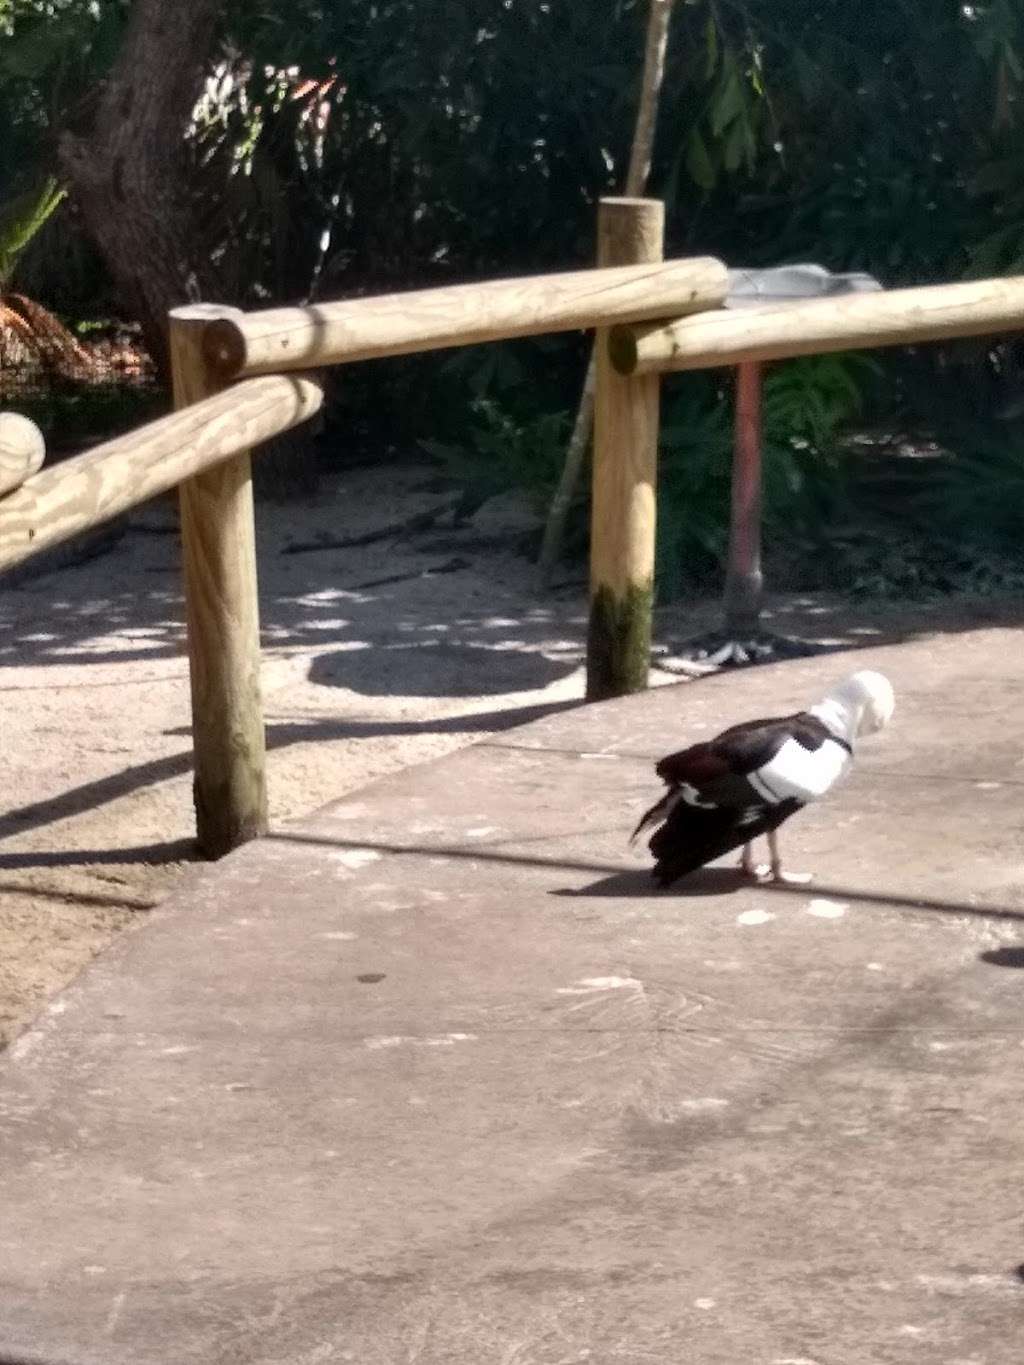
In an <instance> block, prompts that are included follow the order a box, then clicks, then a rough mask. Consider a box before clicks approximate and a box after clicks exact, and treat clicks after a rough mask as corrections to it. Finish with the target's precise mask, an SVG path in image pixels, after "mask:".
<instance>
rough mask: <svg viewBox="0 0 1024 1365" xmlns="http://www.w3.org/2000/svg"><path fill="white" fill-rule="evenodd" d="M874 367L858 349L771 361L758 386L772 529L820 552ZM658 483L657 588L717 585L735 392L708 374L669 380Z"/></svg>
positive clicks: (773, 534)
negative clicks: (846, 437) (847, 444)
mask: <svg viewBox="0 0 1024 1365" xmlns="http://www.w3.org/2000/svg"><path fill="white" fill-rule="evenodd" d="M876 370H877V366H876V365H875V363H874V362H873V361H871V360H870V359H868V358H867V357H864V356H861V355H858V354H847V355H831V356H808V357H806V358H803V359H799V360H790V361H787V362H785V363H784V364H782V365H779V366H777V367H775V368H774V369H769V370H768V371H767V373H766V375H765V378H764V383H763V393H762V423H763V434H762V461H763V498H764V517H763V521H764V527H765V532H766V538H767V539H768V540H769V541H772V540H784V541H787V542H789V543H790V544H793V543H794V542H795V543H796V545H797V546H798V547H799V550H800V551H801V552H806V553H810V554H814V553H816V552H817V551H816V540H817V537H818V534H819V528H820V525H821V521H822V518H823V517H826V516H829V515H831V514H833V513H834V512H835V510H836V508H837V507H838V506H840V505H841V503H842V500H843V498H844V495H845V489H846V482H847V476H848V470H847V461H846V460H845V459H844V457H843V454H842V450H841V447H840V444H839V439H838V438H839V435H840V433H841V431H842V428H843V427H844V426H845V425H847V424H848V423H849V422H850V421H851V420H852V419H853V418H854V417H855V416H856V415H857V414H858V413H859V411H860V409H861V406H862V402H863V389H864V386H865V384H866V382H867V381H868V379H869V378H870V377H872V376H873V375H874V374H875V372H876ZM666 390H667V391H668V392H667V393H666V398H665V402H664V419H663V426H662V448H661V462H660V469H659V490H658V569H657V581H658V593H659V596H660V597H661V598H662V600H666V599H670V598H672V597H675V596H677V595H678V594H679V592H681V591H682V590H683V589H684V588H685V587H687V586H691V585H697V586H701V587H712V586H713V585H716V584H720V582H721V576H722V571H723V569H724V566H725V560H726V554H727V551H728V540H729V499H730V490H731V484H732V455H733V419H732V401H731V394H730V393H728V392H727V391H726V390H725V389H724V388H723V387H721V386H720V385H717V384H716V383H715V382H714V381H712V380H711V379H709V378H707V377H706V376H688V377H687V379H686V380H685V381H684V382H683V383H682V384H679V385H678V387H677V388H675V391H674V392H672V391H671V390H670V389H669V386H668V385H666Z"/></svg>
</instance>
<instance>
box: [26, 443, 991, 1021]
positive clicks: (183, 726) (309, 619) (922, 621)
mask: <svg viewBox="0 0 1024 1365" xmlns="http://www.w3.org/2000/svg"><path fill="white" fill-rule="evenodd" d="M449 501H450V499H449V498H448V497H446V496H445V495H443V494H442V493H438V492H437V491H435V490H433V489H432V485H431V483H430V479H429V473H428V471H425V470H424V469H422V468H417V467H403V468H400V469H398V470H397V472H395V473H393V474H392V475H390V476H389V477H384V476H383V475H382V473H381V471H380V470H379V469H372V470H362V471H355V472H352V473H349V474H346V475H344V476H337V477H334V478H332V479H330V480H328V481H327V482H326V483H325V485H324V487H323V489H322V491H321V493H320V494H319V495H318V497H317V498H316V500H315V501H311V502H306V503H299V504H295V505H288V506H276V505H265V506H262V507H261V508H260V509H259V514H258V516H259V547H260V548H259V553H260V592H261V600H262V623H263V637H264V653H263V672H262V683H263V692H264V702H265V713H266V720H267V738H268V745H269V787H270V803H271V815H272V819H273V820H274V821H281V820H284V819H287V818H289V817H292V816H296V815H300V814H303V813H305V812H308V811H311V810H313V809H315V808H316V807H317V806H319V805H322V804H323V803H325V802H326V801H329V800H331V799H333V798H336V797H338V796H341V795H343V794H344V793H346V792H348V791H351V790H353V789H354V788H356V787H359V786H362V785H364V784H365V783H367V782H369V781H372V780H373V779H374V778H377V777H380V776H383V775H384V774H386V773H389V772H393V771H394V770H396V769H398V768H402V767H404V766H407V765H409V764H412V763H421V762H424V761H427V760H429V759H432V758H436V757H437V756H439V755H441V754H444V753H446V752H448V751H449V750H451V749H454V748H457V747H459V746H461V745H464V744H470V743H472V742H473V741H475V740H477V739H479V738H481V737H483V736H484V735H486V734H488V733H491V732H493V731H495V730H498V729H502V728H506V727H508V726H511V725H516V724H520V723H522V722H524V721H526V720H530V719H532V718H534V717H536V716H539V715H543V714H545V712H546V711H548V710H550V709H551V708H555V707H563V706H567V705H573V704H576V703H578V702H579V701H580V699H581V698H582V695H583V667H582V660H583V644H584V638H585V623H586V601H585V593H584V588H583V584H582V583H581V582H578V583H575V584H568V585H565V586H563V587H562V588H560V589H556V590H555V591H553V592H548V593H542V592H541V591H539V590H538V587H537V584H536V581H535V577H534V574H533V572H532V570H531V566H530V564H529V563H528V561H527V560H526V559H525V558H523V557H522V556H521V555H520V554H519V553H517V551H516V548H515V547H516V532H521V531H522V529H523V527H524V525H525V524H526V520H527V519H526V518H525V517H524V513H523V509H522V508H521V507H517V506H516V504H515V500H514V499H507V498H505V499H497V500H494V501H493V502H492V503H491V504H487V505H485V507H484V508H482V509H481V511H480V512H479V513H478V514H477V516H476V517H475V518H473V520H472V522H471V523H469V524H468V525H464V526H459V527H455V526H453V525H452V518H451V516H450V515H442V516H441V517H440V518H439V519H438V521H437V522H436V524H435V525H434V526H433V527H431V528H429V529H426V530H420V531H418V532H417V533H415V534H404V535H394V536H390V537H387V538H385V539H381V540H378V541H375V542H373V543H370V544H366V545H363V546H356V547H352V548H348V549H335V550H320V551H317V552H314V553H301V554H294V553H287V552H286V551H287V548H288V547H289V546H290V545H294V544H295V543H296V542H310V541H316V540H317V539H318V538H322V537H327V536H329V537H339V536H354V535H359V534H360V533H363V532H367V531H373V530H374V529H375V528H379V527H384V526H387V525H389V524H392V523H395V522H397V521H401V520H403V519H404V518H407V517H409V516H411V515H412V514H414V513H418V512H423V511H429V510H430V509H433V508H436V509H443V508H445V507H447V506H448V504H449ZM172 528H173V521H172V515H171V509H170V508H169V506H168V505H167V504H166V503H164V504H157V505H153V506H150V507H148V508H146V509H142V511H140V512H139V513H137V514H136V515H135V516H134V517H133V519H132V524H131V528H130V529H129V531H128V533H127V535H125V536H124V538H123V539H121V540H120V541H119V542H118V543H117V544H116V546H115V547H114V548H113V549H112V550H110V551H108V552H107V553H105V554H103V555H101V556H99V557H97V558H94V559H92V560H90V561H87V562H84V563H80V564H77V565H75V566H73V567H68V568H64V569H61V570H58V571H56V572H51V573H47V574H45V575H43V576H40V577H35V578H32V579H30V580H29V581H26V582H23V583H21V584H19V585H17V586H15V587H2V588H0V692H2V697H0V780H2V795H0V811H2V813H0V1045H2V1044H3V1043H4V1042H5V1041H9V1040H10V1038H11V1037H13V1036H14V1035H15V1034H16V1033H17V1032H18V1031H19V1030H20V1029H21V1028H22V1027H24V1026H25V1024H26V1023H27V1022H28V1021H29V1020H30V1019H31V1018H32V1016H33V1015H34V1013H35V1012H36V1011H37V1010H38V1009H39V1008H40V1007H41V1005H42V1003H43V1002H44V1000H45V999H46V998H47V997H48V996H49V995H51V994H52V993H53V992H54V991H56V990H58V989H59V988H60V987H61V986H63V985H64V984H65V983H66V982H67V981H68V980H69V979H70V978H71V977H72V976H74V975H75V974H76V973H77V972H78V971H79V970H80V969H81V967H82V966H83V965H84V964H85V963H86V962H87V961H88V960H89V958H90V957H91V956H92V955H94V954H95V953H97V952H99V951H100V950H101V949H102V948H103V947H104V946H105V945H106V944H107V943H109V942H110V940H111V939H112V938H113V937H114V936H115V935H117V934H119V933H121V932H123V931H125V930H128V929H131V928H132V927H134V926H137V925H139V924H141V923H144V922H145V918H146V912H147V911H148V910H149V909H151V908H152V907H153V906H154V905H156V904H158V903H159V901H160V900H161V899H162V898H163V897H164V896H166V895H167V893H168V892H169V891H170V890H171V889H172V888H173V887H174V886H175V885H176V884H177V883H179V882H180V881H181V879H182V877H183V874H184V873H185V872H186V870H187V868H188V866H189V864H190V862H191V861H192V856H193V855H192V847H191V833H192V829H193V821H192V806H191V778H190V731H189V690H188V669H187V663H186V659H185V657H184V652H183V651H184V631H183V626H182V600H181V590H180V582H179V568H178V558H177V550H176V541H175V538H174V536H173V534H169V531H170V530H171V529H172ZM716 617H717V607H716V605H715V604H714V603H713V602H709V603H702V604H697V605H693V604H686V605H676V606H673V607H669V608H666V609H665V610H664V611H663V612H661V613H659V619H658V638H659V640H660V641H662V642H663V643H664V642H667V649H666V651H665V652H664V653H663V654H662V656H661V657H660V658H659V660H658V662H659V667H657V668H656V669H655V671H654V674H653V679H652V680H653V681H654V682H657V683H673V682H679V681H680V677H681V676H685V675H681V674H680V671H679V668H680V665H679V661H678V660H677V659H674V658H673V657H672V648H671V646H672V642H673V641H678V640H680V639H682V638H684V637H686V636H687V635H690V634H692V633H694V632H696V631H700V630H703V629H706V628H708V627H709V626H711V625H713V624H714V623H715V621H716ZM1003 617H1004V618H1005V613H1003ZM992 618H993V613H992V612H991V611H983V610H982V609H980V608H977V607H972V606H970V605H966V604H953V605H946V606H943V607H932V608H928V607H923V606H918V607H915V608H913V609H912V610H911V609H904V610H894V609H891V608H890V609H887V610H882V609H879V608H877V607H874V608H873V607H870V606H867V605H865V606H854V605H851V604H850V603H845V602H843V601H840V600H830V599H827V598H822V597H813V598H811V597H799V598H793V599H772V600H771V602H770V611H769V621H768V624H769V625H770V626H771V627H772V628H774V629H777V630H782V631H792V632H794V633H799V634H802V635H803V636H805V637H807V638H811V639H815V640H819V641H824V642H828V643H831V644H834V645H835V646H837V647H843V648H855V647H856V646H857V645H858V644H879V643H883V642H888V641H890V640H895V639H899V638H903V637H905V636H906V635H909V634H918V635H919V634H921V633H923V632H924V633H927V632H933V631H939V630H960V629H964V628H967V627H969V626H972V625H978V624H981V623H982V622H983V621H984V620H987V619H992ZM839 668H840V666H839V665H838V663H837V669H839ZM665 738H666V745H667V746H668V747H671V746H672V745H673V744H676V743H679V742H685V736H684V735H682V734H680V735H679V736H669V735H666V737H665Z"/></svg>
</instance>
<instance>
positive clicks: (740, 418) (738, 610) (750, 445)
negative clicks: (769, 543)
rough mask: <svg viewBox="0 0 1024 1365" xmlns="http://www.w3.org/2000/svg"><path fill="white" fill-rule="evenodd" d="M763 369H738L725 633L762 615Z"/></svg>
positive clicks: (753, 625) (751, 627)
mask: <svg viewBox="0 0 1024 1365" xmlns="http://www.w3.org/2000/svg"><path fill="white" fill-rule="evenodd" d="M763 586H764V580H763V577H762V574H761V366H760V364H759V363H758V362H757V361H756V360H745V361H743V362H742V363H741V364H740V365H739V366H738V367H737V370H736V436H735V441H734V444H733V460H732V509H731V516H730V522H729V567H728V570H727V572H726V578H725V629H726V631H727V632H729V633H731V634H734V635H745V634H751V633H754V632H756V631H757V627H758V622H759V620H760V617H761V592H762V588H763Z"/></svg>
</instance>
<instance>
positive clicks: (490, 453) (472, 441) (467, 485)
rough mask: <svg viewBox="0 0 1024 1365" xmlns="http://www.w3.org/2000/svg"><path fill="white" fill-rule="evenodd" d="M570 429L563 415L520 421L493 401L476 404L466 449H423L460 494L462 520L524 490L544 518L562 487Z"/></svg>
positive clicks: (438, 444) (429, 445)
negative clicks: (508, 493)
mask: <svg viewBox="0 0 1024 1365" xmlns="http://www.w3.org/2000/svg"><path fill="white" fill-rule="evenodd" d="M569 426H570V422H569V417H568V414H567V413H564V412H556V413H541V414H540V415H538V416H535V417H532V418H528V419H526V420H525V421H520V420H517V419H516V418H515V417H514V416H513V415H512V414H511V413H510V412H509V411H508V410H507V409H505V408H503V407H502V406H501V404H500V403H498V402H496V401H495V400H494V399H492V398H475V399H473V401H472V402H471V404H470V425H469V430H468V432H467V436H466V440H465V441H464V442H463V443H460V444H449V443H446V442H443V441H435V440H421V441H420V443H419V444H420V446H421V448H422V449H423V450H425V451H426V452H427V454H428V455H430V456H431V457H432V458H433V459H434V460H436V461H437V463H438V464H439V465H440V466H441V468H442V470H443V472H444V473H445V475H446V476H447V477H448V478H450V479H451V481H452V482H453V483H454V484H456V485H457V486H458V487H459V488H461V490H462V501H461V504H460V507H459V509H458V510H459V515H460V516H471V515H472V513H473V512H474V511H475V510H476V509H477V508H478V507H479V506H480V505H481V504H482V503H484V502H486V501H487V499H488V498H491V497H494V496H495V494H497V493H503V492H506V491H507V490H509V489H513V488H518V489H522V490H523V491H524V492H525V493H526V494H527V495H528V496H529V498H530V499H531V501H532V502H533V503H534V504H535V505H536V507H537V511H538V513H542V512H543V511H544V509H545V508H546V506H547V504H548V502H549V500H550V498H551V494H552V493H553V492H554V489H555V486H556V484H557V482H558V475H559V472H560V470H561V467H562V459H563V456H564V453H565V442H566V439H567V437H568V434H569Z"/></svg>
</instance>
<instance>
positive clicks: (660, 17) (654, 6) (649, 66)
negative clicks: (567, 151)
mask: <svg viewBox="0 0 1024 1365" xmlns="http://www.w3.org/2000/svg"><path fill="white" fill-rule="evenodd" d="M648 3H649V9H648V13H647V42H646V44H645V48H644V69H643V75H642V77H641V81H640V99H639V103H638V104H637V111H636V125H635V127H634V129H633V142H632V146H631V148H630V153H629V166H628V168H627V170H626V183H625V185H624V187H623V191H622V192H623V195H624V196H625V197H626V198H628V199H632V198H636V197H638V196H639V195H642V194H643V192H644V190H645V189H646V187H647V178H648V176H649V175H650V172H651V157H652V155H653V153H654V137H655V133H656V132H657V126H658V106H659V104H660V101H661V87H662V85H663V83H664V80H665V54H666V51H667V49H668V30H669V23H670V21H671V18H672V4H673V0H648ZM594 377H595V364H594V351H593V347H591V350H590V356H589V358H588V360H587V372H586V376H585V378H584V380H583V391H582V393H581V395H580V403H579V407H578V408H577V409H576V420H575V421H574V423H573V428H572V435H571V436H570V438H569V444H568V446H567V447H566V452H565V464H564V465H563V466H562V475H561V478H560V479H559V482H558V488H557V489H556V490H555V495H554V497H553V498H552V499H551V506H550V508H549V509H548V518H547V523H546V524H545V527H544V540H543V543H542V544H541V549H540V555H539V557H538V560H537V562H538V564H539V566H540V571H541V577H542V579H543V581H544V582H545V583H549V582H550V581H551V575H552V573H553V572H554V568H555V565H556V564H557V563H558V560H559V559H560V558H561V554H562V545H563V542H564V540H565V524H566V521H567V520H568V517H569V508H570V507H571V506H572V500H573V498H574V496H575V494H576V488H577V486H578V484H579V481H580V472H581V471H582V469H583V461H584V457H585V456H586V453H587V448H588V446H589V444H590V436H591V432H592V431H593V428H594Z"/></svg>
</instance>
